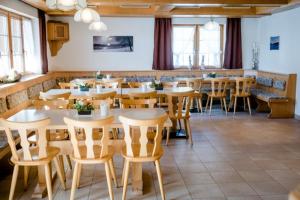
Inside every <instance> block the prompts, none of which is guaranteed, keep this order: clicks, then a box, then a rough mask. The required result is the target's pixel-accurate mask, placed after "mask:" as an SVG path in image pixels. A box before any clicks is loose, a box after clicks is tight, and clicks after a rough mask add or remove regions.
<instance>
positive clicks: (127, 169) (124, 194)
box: [122, 160, 130, 200]
mask: <svg viewBox="0 0 300 200" xmlns="http://www.w3.org/2000/svg"><path fill="white" fill-rule="evenodd" d="M129 164H130V163H129V161H128V160H125V174H124V182H123V196H122V200H126V190H127V184H128V175H129Z"/></svg>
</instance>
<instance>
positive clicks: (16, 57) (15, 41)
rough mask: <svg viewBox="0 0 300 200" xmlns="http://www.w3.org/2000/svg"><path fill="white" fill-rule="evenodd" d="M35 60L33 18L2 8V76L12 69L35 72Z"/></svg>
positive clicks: (0, 37)
mask: <svg viewBox="0 0 300 200" xmlns="http://www.w3.org/2000/svg"><path fill="white" fill-rule="evenodd" d="M34 60H35V51H34V37H33V23H32V20H31V19H29V18H25V17H22V16H20V15H16V14H13V13H10V12H6V11H3V10H0V76H4V75H7V74H8V73H9V71H10V70H16V71H18V72H19V73H25V72H33V70H31V68H32V67H33V66H34V65H33V61H34Z"/></svg>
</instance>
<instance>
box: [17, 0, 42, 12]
mask: <svg viewBox="0 0 300 200" xmlns="http://www.w3.org/2000/svg"><path fill="white" fill-rule="evenodd" d="M22 1H23V2H25V3H27V4H29V5H31V6H33V7H35V8H38V9H40V10H43V11H48V7H47V5H46V2H45V1H44V0H22Z"/></svg>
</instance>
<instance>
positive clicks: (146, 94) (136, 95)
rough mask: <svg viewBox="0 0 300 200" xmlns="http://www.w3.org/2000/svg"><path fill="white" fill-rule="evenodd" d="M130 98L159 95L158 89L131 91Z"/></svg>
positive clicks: (146, 97) (149, 97)
mask: <svg viewBox="0 0 300 200" xmlns="http://www.w3.org/2000/svg"><path fill="white" fill-rule="evenodd" d="M128 96H129V98H130V99H151V98H156V97H157V91H151V90H150V91H149V92H131V93H129V94H128Z"/></svg>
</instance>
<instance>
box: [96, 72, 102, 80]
mask: <svg viewBox="0 0 300 200" xmlns="http://www.w3.org/2000/svg"><path fill="white" fill-rule="evenodd" d="M103 78H104V74H101V71H100V70H99V71H97V73H96V79H103Z"/></svg>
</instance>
